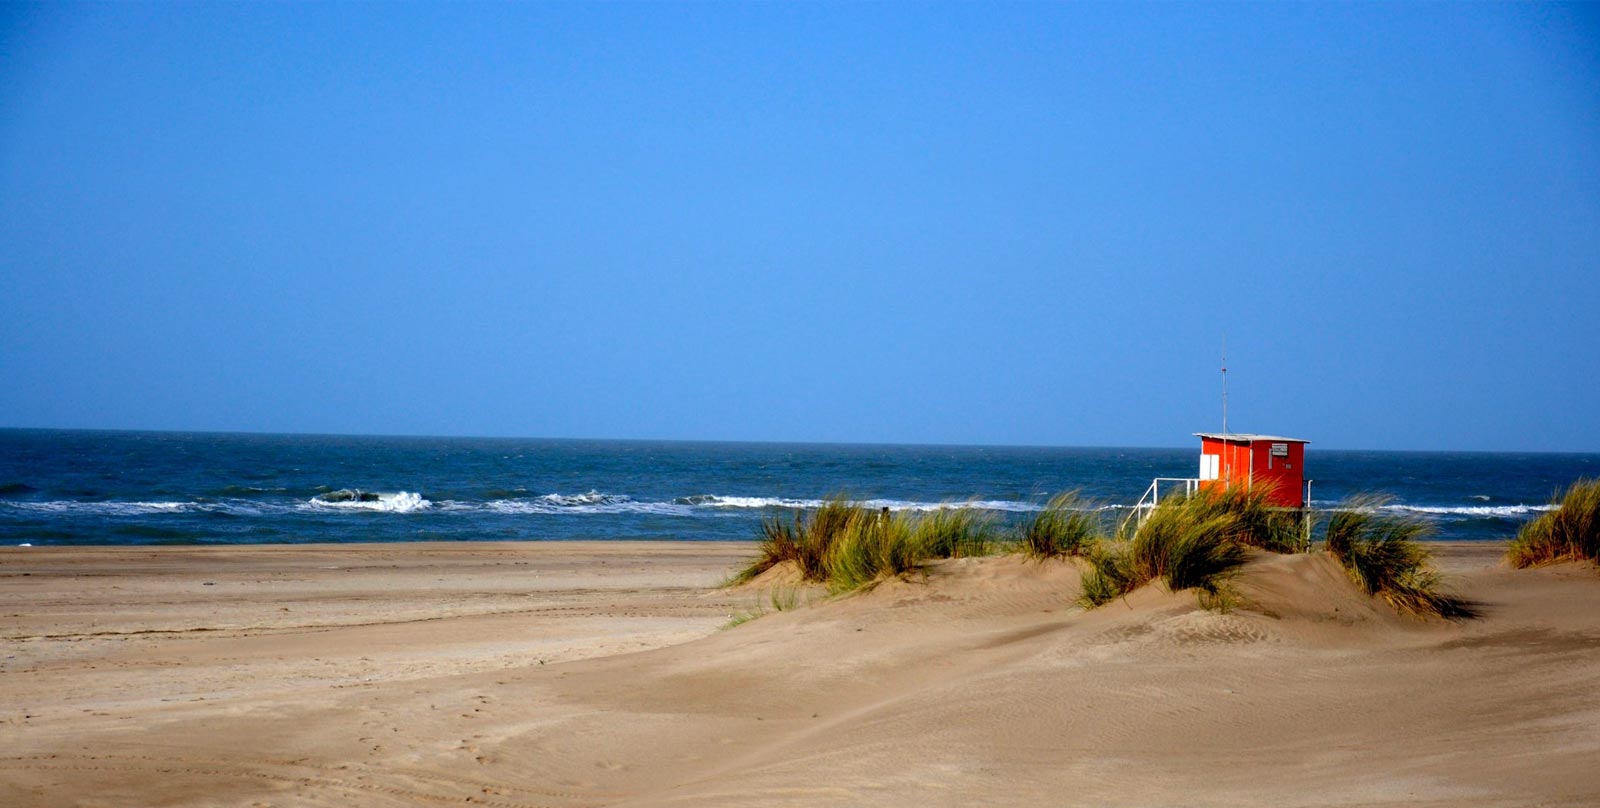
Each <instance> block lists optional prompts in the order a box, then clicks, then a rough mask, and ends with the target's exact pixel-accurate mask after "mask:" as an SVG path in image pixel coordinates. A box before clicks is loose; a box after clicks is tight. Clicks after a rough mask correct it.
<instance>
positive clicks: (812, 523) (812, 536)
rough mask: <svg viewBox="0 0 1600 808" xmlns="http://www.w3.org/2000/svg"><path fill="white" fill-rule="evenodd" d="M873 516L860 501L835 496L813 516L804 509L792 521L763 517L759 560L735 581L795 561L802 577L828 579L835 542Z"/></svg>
mask: <svg viewBox="0 0 1600 808" xmlns="http://www.w3.org/2000/svg"><path fill="white" fill-rule="evenodd" d="M873 515H874V514H872V513H871V512H870V511H868V510H867V508H866V507H865V506H863V505H861V504H860V503H858V502H851V501H850V500H849V499H847V498H845V497H842V496H835V497H831V498H829V499H828V500H827V501H826V502H824V503H823V504H822V506H821V507H819V508H817V509H816V510H815V511H813V512H812V513H811V514H810V518H809V519H808V518H807V516H806V514H805V513H804V512H803V511H796V512H795V514H794V519H793V520H792V521H790V522H785V521H784V520H783V517H781V516H778V515H772V516H768V517H766V518H764V519H762V520H761V545H760V547H759V548H758V549H757V552H756V557H755V560H753V561H751V562H750V563H749V564H748V565H747V566H745V567H744V568H743V569H741V570H739V572H737V573H735V574H734V576H733V578H732V581H731V582H732V583H735V584H739V583H744V582H745V581H748V580H750V579H752V578H754V577H756V576H757V575H760V574H761V573H763V572H766V571H767V570H769V569H772V568H773V567H775V566H777V565H779V564H782V563H784V562H786V561H792V562H794V564H795V566H796V567H797V568H798V569H799V570H800V577H801V579H802V580H806V581H814V582H823V581H826V580H827V578H828V569H827V559H828V556H829V554H830V552H831V551H832V548H833V545H834V544H835V543H836V542H837V541H838V540H839V537H840V536H841V535H843V534H844V532H845V530H846V529H848V528H849V526H850V525H851V524H852V523H854V522H857V521H859V520H861V519H863V518H866V517H869V516H873Z"/></svg>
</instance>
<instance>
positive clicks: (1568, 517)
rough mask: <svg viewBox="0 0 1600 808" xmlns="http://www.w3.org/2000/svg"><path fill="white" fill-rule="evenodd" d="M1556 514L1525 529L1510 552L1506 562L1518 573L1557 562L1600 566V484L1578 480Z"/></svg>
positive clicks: (1546, 515) (1558, 503) (1558, 504)
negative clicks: (1596, 563)
mask: <svg viewBox="0 0 1600 808" xmlns="http://www.w3.org/2000/svg"><path fill="white" fill-rule="evenodd" d="M1551 504H1553V505H1555V506H1556V507H1555V510H1552V511H1547V512H1545V513H1543V514H1540V515H1539V517H1538V518H1537V519H1534V520H1533V521H1531V522H1529V523H1527V524H1526V525H1523V526H1522V530H1520V531H1518V532H1517V537H1516V538H1515V539H1512V540H1511V546H1510V547H1507V548H1506V560H1507V561H1509V562H1510V563H1511V566H1513V567H1516V568H1518V569H1524V568H1527V567H1534V566H1538V565H1541V564H1550V563H1554V562H1557V561H1583V560H1588V561H1594V562H1600V480H1588V479H1585V480H1578V481H1577V482H1574V483H1573V484H1572V485H1571V486H1570V487H1569V488H1567V491H1566V494H1564V495H1563V496H1562V497H1561V498H1560V499H1559V500H1556V501H1554V502H1552V503H1551Z"/></svg>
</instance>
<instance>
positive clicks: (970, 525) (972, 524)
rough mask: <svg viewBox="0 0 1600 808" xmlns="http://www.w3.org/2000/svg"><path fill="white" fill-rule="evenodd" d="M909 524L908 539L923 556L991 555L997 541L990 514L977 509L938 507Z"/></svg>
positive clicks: (966, 556) (970, 556)
mask: <svg viewBox="0 0 1600 808" xmlns="http://www.w3.org/2000/svg"><path fill="white" fill-rule="evenodd" d="M911 523H912V527H911V537H910V541H911V542H912V543H913V544H915V545H917V547H918V549H919V550H920V551H921V553H922V555H923V556H924V557H926V558H974V557H977V556H986V555H993V554H994V550H995V547H996V545H997V544H998V542H999V538H998V535H997V534H996V531H995V524H994V516H993V514H991V513H989V512H987V511H981V510H978V509H977V508H950V507H946V508H939V509H938V510H935V511H931V512H928V513H924V514H920V515H918V516H917V517H916V518H914V519H912V520H911Z"/></svg>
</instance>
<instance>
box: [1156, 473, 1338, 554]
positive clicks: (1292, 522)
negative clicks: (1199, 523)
mask: <svg viewBox="0 0 1600 808" xmlns="http://www.w3.org/2000/svg"><path fill="white" fill-rule="evenodd" d="M1274 490H1275V487H1274V485H1273V483H1272V482H1271V481H1267V480H1261V481H1257V482H1256V483H1255V484H1254V485H1253V486H1251V487H1249V488H1246V487H1244V486H1239V485H1230V486H1226V487H1223V488H1217V489H1206V490H1203V491H1201V492H1199V493H1197V494H1195V495H1194V496H1192V497H1190V498H1189V500H1188V501H1187V502H1186V505H1187V506H1188V507H1190V508H1193V509H1195V518H1196V519H1204V518H1209V517H1211V516H1222V515H1229V516H1232V517H1234V519H1233V521H1232V524H1230V525H1229V526H1228V527H1227V529H1228V530H1229V531H1230V534H1229V538H1230V539H1232V540H1233V541H1234V542H1236V543H1238V544H1243V545H1246V546H1249V547H1259V548H1261V549H1262V550H1266V551H1268V552H1273V553H1299V552H1305V551H1306V550H1307V549H1309V547H1308V546H1307V545H1308V542H1307V541H1306V536H1305V533H1304V531H1303V530H1302V524H1301V517H1300V515H1299V514H1297V513H1295V512H1294V511H1287V510H1284V509H1282V508H1278V507H1275V506H1273V505H1272V504H1270V501H1271V497H1272V495H1273V493H1274Z"/></svg>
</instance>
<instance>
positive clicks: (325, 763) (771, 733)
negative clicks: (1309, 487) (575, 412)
mask: <svg viewBox="0 0 1600 808" xmlns="http://www.w3.org/2000/svg"><path fill="white" fill-rule="evenodd" d="M1439 549H1440V553H1441V556H1440V560H1441V563H1442V565H1443V568H1444V570H1445V572H1446V573H1447V574H1448V577H1449V579H1450V580H1451V581H1452V582H1453V583H1454V585H1455V586H1456V588H1457V590H1458V591H1459V592H1460V593H1461V594H1462V595H1464V596H1466V597H1468V598H1470V599H1472V600H1474V601H1475V602H1477V603H1478V604H1479V605H1480V608H1481V609H1482V612H1483V614H1482V616H1481V617H1480V618H1479V619H1476V620H1471V621H1465V622H1458V623H1448V622H1443V621H1420V620H1416V619H1412V618H1406V617H1401V616H1399V615H1396V614H1394V613H1393V612H1392V611H1390V610H1389V609H1388V608H1387V607H1386V606H1384V605H1383V604H1381V603H1375V602H1373V601H1371V600H1370V599H1368V598H1365V597H1364V596H1361V595H1359V594H1358V593H1356V592H1355V590H1354V589H1353V588H1352V587H1351V586H1350V585H1349V584H1348V582H1347V581H1346V580H1345V578H1344V576H1343V573H1342V572H1341V571H1340V570H1339V569H1338V568H1337V567H1336V566H1335V565H1333V564H1332V563H1331V562H1330V561H1329V560H1328V559H1327V558H1325V557H1323V556H1295V557H1279V556H1267V555H1261V556H1258V557H1255V558H1254V559H1253V560H1252V561H1251V562H1250V564H1248V565H1247V567H1246V568H1245V571H1244V573H1243V575H1242V576H1241V578H1240V580H1239V588H1240V591H1241V592H1242V593H1243V596H1244V598H1245V601H1246V603H1245V605H1244V606H1243V607H1241V608H1239V609H1237V610H1235V611H1233V612H1230V613H1227V614H1216V613H1212V612H1206V611H1203V610H1200V609H1198V608H1197V607H1196V604H1195V599H1194V597H1193V596H1192V595H1188V594H1181V593H1180V594H1170V593H1166V592H1163V591H1161V590H1160V589H1159V588H1147V589H1145V590H1141V591H1139V592H1136V593H1134V594H1133V595H1132V596H1130V597H1129V598H1127V599H1126V600H1125V601H1119V602H1117V603H1114V604H1112V605H1110V606H1107V607H1105V608H1102V609H1099V610H1096V611H1093V612H1087V613H1086V612H1083V611H1082V610H1080V609H1078V608H1077V607H1076V606H1074V605H1073V600H1074V598H1075V596H1076V594H1077V582H1078V570H1077V568H1076V567H1074V566H1073V565H1072V564H1070V563H1066V562H1051V563H1045V564H1038V563H1033V562H1027V561H1023V560H1021V559H1017V558H990V559H964V560H951V561H943V562H937V563H935V564H934V565H932V566H931V567H930V568H929V569H928V570H927V574H926V575H925V576H919V577H918V578H915V579H913V580H905V581H892V582H888V583H885V584H883V585H881V586H879V587H877V588H876V589H874V590H872V591H870V592H865V593H862V594H858V595H854V596H850V597H846V598H838V599H821V600H816V601H814V602H811V603H809V604H804V605H798V604H797V608H792V609H787V610H784V611H776V610H775V609H774V608H773V602H774V598H773V597H772V592H771V590H772V588H773V587H776V588H777V589H778V592H779V597H778V598H776V600H777V602H778V603H779V604H785V605H786V604H787V602H788V601H789V600H790V599H791V598H793V599H794V600H796V601H799V602H800V603H803V602H804V601H805V600H806V596H807V593H805V592H803V591H797V590H795V589H794V588H793V587H792V582H789V583H784V582H782V581H772V580H767V581H766V583H767V586H766V587H763V586H760V585H757V586H749V585H747V586H744V587H740V588H737V589H733V590H718V589H715V588H714V585H715V583H716V582H717V581H719V580H720V579H721V578H722V576H724V575H725V574H726V573H727V572H728V571H729V570H731V569H732V568H733V567H734V566H735V565H736V564H737V563H738V561H739V559H740V558H741V557H743V556H744V555H746V554H748V553H749V552H750V547H749V546H748V545H722V544H623V543H615V544H613V543H585V544H516V545H493V544H481V545H380V546H371V547H354V548H352V547H338V548H328V547H321V548H293V547H282V548H232V549H228V550H216V551H213V550H202V549H193V548H168V549H162V550H154V551H152V550H137V551H135V550H109V549H107V550H53V549H49V548H33V549H32V551H31V552H30V551H22V550H17V551H7V552H5V553H4V555H3V564H4V566H3V572H4V577H3V578H0V580H3V582H4V583H3V585H0V586H3V588H0V605H3V606H4V613H5V614H6V615H7V619H6V623H5V630H4V636H5V639H4V653H3V654H0V656H3V657H4V659H3V660H0V663H3V667H0V682H3V683H4V687H3V689H0V707H3V709H4V715H5V717H4V723H3V724H0V744H3V748H0V802H3V803H4V804H6V805H66V804H81V805H349V804H362V805H418V804H432V803H436V802H450V803H467V802H471V803H480V804H489V805H502V806H534V805H544V806H587V805H629V806H633V805H640V806H642V805H695V806H700V805H753V804H761V805H906V806H918V807H919V808H921V807H923V806H929V805H975V804H981V805H1127V804H1136V805H1237V804H1251V805H1462V804H1479V805H1586V804H1594V803H1596V802H1600V772H1596V771H1595V770H1594V767H1592V766H1590V765H1589V761H1590V760H1592V759H1593V756H1594V754H1595V752H1596V751H1597V750H1600V724H1597V721H1596V719H1597V718H1600V696H1597V695H1596V694H1597V693H1600V690H1597V689H1596V687H1595V685H1596V684H1597V679H1600V579H1597V576H1596V573H1595V572H1594V570H1593V569H1592V568H1587V567H1578V566H1567V567H1558V568H1551V569H1544V570H1534V571H1520V572H1515V571H1511V570H1508V569H1506V568H1504V567H1503V566H1501V565H1500V564H1499V562H1498V555H1497V553H1498V550H1499V548H1498V547H1493V546H1470V545H1454V546H1444V545H1441V546H1440V548H1439ZM207 582H210V584H211V585H210V586H206V583H207ZM757 603H761V604H765V609H766V613H765V614H763V615H762V616H760V617H759V618H758V619H754V620H751V621H749V622H746V623H743V624H742V625H738V626H737V627H734V628H731V629H726V630H718V627H719V626H721V625H723V624H724V623H726V622H727V620H728V616H729V614H730V613H738V612H742V611H748V610H752V609H754V608H755V606H756V604H757Z"/></svg>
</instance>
